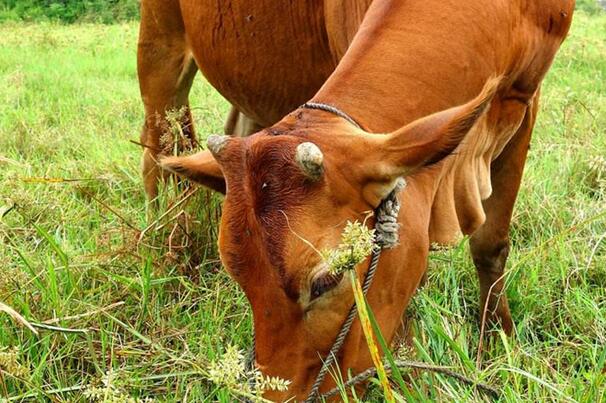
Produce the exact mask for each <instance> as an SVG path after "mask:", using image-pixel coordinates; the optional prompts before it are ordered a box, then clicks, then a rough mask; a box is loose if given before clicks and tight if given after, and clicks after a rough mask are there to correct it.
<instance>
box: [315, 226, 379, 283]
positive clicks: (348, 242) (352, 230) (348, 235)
mask: <svg viewBox="0 0 606 403" xmlns="http://www.w3.org/2000/svg"><path fill="white" fill-rule="evenodd" d="M374 239H375V231H374V229H369V228H368V227H367V226H366V225H364V224H362V223H361V222H359V221H355V222H351V221H348V222H347V225H345V229H344V230H343V234H342V236H341V244H340V245H339V246H338V247H337V248H336V249H328V250H325V251H323V252H322V258H323V259H324V261H325V262H326V263H327V265H328V271H329V272H330V273H331V274H333V275H338V274H341V273H343V272H344V271H346V270H352V269H354V268H355V267H356V265H357V264H358V263H360V262H362V261H363V260H364V259H366V258H367V257H368V255H370V254H371V253H372V250H373V248H374V247H375V244H374Z"/></svg>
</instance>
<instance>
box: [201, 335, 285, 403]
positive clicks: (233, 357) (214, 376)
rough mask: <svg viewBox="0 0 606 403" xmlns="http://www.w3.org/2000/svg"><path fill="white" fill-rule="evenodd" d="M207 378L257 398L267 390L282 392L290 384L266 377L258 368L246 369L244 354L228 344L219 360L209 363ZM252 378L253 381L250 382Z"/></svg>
mask: <svg viewBox="0 0 606 403" xmlns="http://www.w3.org/2000/svg"><path fill="white" fill-rule="evenodd" d="M208 378H209V380H210V381H211V382H213V383H215V384H217V385H219V386H223V387H226V388H228V389H229V390H231V391H232V392H235V393H238V394H243V395H246V396H250V397H256V398H259V400H261V399H260V398H261V396H262V395H263V392H265V391H267V390H275V391H281V392H284V391H286V390H288V386H289V385H290V381H287V380H284V379H281V378H278V377H266V376H264V375H263V374H261V372H260V371H259V370H258V369H252V370H247V369H246V360H245V357H244V354H243V353H242V351H241V350H239V349H238V348H237V347H235V346H228V347H227V349H226V350H225V353H224V354H223V356H222V357H221V359H220V360H217V361H213V362H211V363H210V365H209V369H208ZM253 380H254V382H251V381H253Z"/></svg>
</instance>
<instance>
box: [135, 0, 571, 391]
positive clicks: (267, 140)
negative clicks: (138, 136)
mask: <svg viewBox="0 0 606 403" xmlns="http://www.w3.org/2000/svg"><path fill="white" fill-rule="evenodd" d="M158 2H161V0H148V1H143V14H142V34H141V37H142V42H141V46H140V50H139V73H140V77H141V83H142V84H141V85H142V92H143V96H144V101H145V104H146V113H147V115H148V117H149V116H152V112H153V113H155V112H158V111H160V112H162V111H164V110H165V109H166V108H167V107H175V106H179V105H185V104H186V102H187V97H186V95H187V90H188V89H189V85H190V84H191V77H193V73H194V72H195V64H197V65H198V66H199V68H200V70H201V71H202V72H203V73H204V74H205V76H206V77H207V79H208V80H209V81H210V83H211V84H213V85H214V86H215V87H216V88H217V89H218V90H219V91H220V92H221V93H222V94H223V95H224V96H225V97H226V98H227V99H228V100H229V101H230V102H231V103H232V104H233V105H235V106H236V108H237V109H239V110H241V111H243V112H244V113H245V114H246V115H247V116H248V117H249V118H250V120H251V121H253V122H254V123H255V124H254V125H253V126H255V125H256V126H267V125H272V124H273V126H272V127H271V128H269V129H266V130H263V131H261V132H259V133H257V134H255V135H254V136H252V137H250V138H247V139H245V140H242V139H232V140H231V141H230V142H226V143H225V144H227V146H225V147H223V146H221V147H216V148H215V152H214V153H213V156H214V157H213V156H211V155H210V154H209V153H208V152H206V153H202V154H199V155H197V156H196V157H190V158H184V159H169V160H167V161H166V163H165V166H166V167H167V168H169V169H172V170H174V171H177V172H180V173H182V174H185V175H186V176H189V177H192V178H193V179H195V180H197V181H199V182H201V183H203V184H206V185H208V186H210V187H213V188H215V189H224V186H225V183H224V182H223V177H224V176H225V177H226V182H227V197H226V199H225V204H224V210H223V211H224V213H223V218H222V226H221V236H220V238H221V239H220V248H221V254H222V258H223V260H224V263H225V264H226V267H227V268H228V270H230V273H231V274H232V275H233V276H234V278H236V279H237V281H238V282H239V283H240V284H241V285H242V287H243V289H244V291H245V292H246V294H247V296H248V298H249V300H250V302H251V305H252V308H253V314H254V317H255V330H256V336H257V338H256V340H257V357H256V358H257V364H258V365H259V367H260V368H261V369H262V370H263V371H264V372H266V373H268V374H270V375H279V376H282V377H284V378H289V379H291V380H292V381H293V387H292V389H291V390H290V391H289V392H288V393H287V394H276V395H270V396H269V397H272V398H277V399H283V398H287V397H288V396H291V395H292V396H296V397H297V398H299V399H300V398H302V397H304V396H305V393H306V392H307V391H308V390H309V387H310V384H311V382H312V381H313V379H312V378H313V375H314V374H315V373H316V372H317V369H318V367H319V360H318V352H320V353H326V351H327V350H328V348H329V347H330V344H331V343H332V340H333V338H334V335H335V334H336V332H337V329H338V327H339V326H340V324H341V322H342V320H343V317H344V315H345V312H346V311H347V309H348V307H349V306H350V305H351V302H352V298H353V297H352V295H351V293H350V292H348V291H347V290H348V287H347V286H346V285H343V283H344V282H341V284H340V285H339V286H338V287H337V288H335V289H334V290H333V291H330V292H329V295H328V296H327V297H326V298H324V299H320V300H318V301H311V300H310V299H309V298H307V297H306V295H307V292H308V286H309V281H310V280H309V279H310V276H311V277H313V276H312V275H314V274H315V273H317V272H318V270H319V269H318V267H319V266H318V265H320V263H318V258H317V256H315V254H314V252H313V251H310V249H309V243H311V244H313V245H315V246H316V247H318V248H322V247H327V246H328V247H330V246H334V245H336V244H338V242H339V236H340V229H341V228H342V226H343V224H344V222H345V221H346V220H354V219H360V220H361V219H362V217H363V213H364V212H367V211H368V210H369V209H372V208H374V207H376V206H377V204H378V203H379V201H380V199H381V197H383V196H384V195H385V194H386V192H388V191H389V190H390V189H391V188H392V187H393V181H394V179H395V177H396V176H399V175H404V176H407V179H408V183H409V185H408V186H407V188H406V189H405V191H404V192H402V194H401V198H402V204H403V208H402V210H401V212H400V216H399V222H400V223H401V224H402V230H401V231H400V238H401V243H400V246H399V247H397V248H396V249H393V250H391V251H388V252H385V253H384V256H383V257H382V259H381V264H380V266H379V269H378V274H377V278H376V280H375V285H373V288H371V290H370V293H369V295H368V298H369V301H370V303H371V305H372V306H373V309H375V314H376V316H377V318H378V321H379V323H380V324H381V327H382V330H383V333H384V334H385V335H386V337H387V338H389V339H391V338H392V337H393V335H394V334H395V332H396V330H397V327H398V324H399V320H398V318H399V317H400V316H401V315H402V313H403V311H404V310H405V308H406V306H407V304H408V301H409V300H410V297H411V296H412V294H413V292H414V290H415V288H416V287H417V285H418V283H419V280H420V278H421V276H422V275H423V273H424V271H425V268H426V259H427V253H428V249H429V244H430V243H431V242H434V241H435V242H450V241H452V240H453V239H456V237H457V235H458V234H459V233H461V232H463V233H466V234H470V235H472V236H471V242H470V243H471V249H472V255H473V258H474V262H475V264H476V267H477V269H478V274H479V277H480V285H481V294H482V295H481V305H482V307H484V306H486V308H488V318H489V319H494V320H495V321H499V322H501V324H502V325H503V327H504V328H505V330H506V331H507V332H511V330H512V326H513V323H512V321H511V317H510V314H509V308H508V306H507V300H506V297H505V296H504V295H501V292H502V289H503V278H502V275H503V269H504V265H505V260H506V258H507V250H508V247H509V243H508V229H509V221H510V219H511V213H512V208H513V204H514V201H515V198H516V195H517V191H518V188H519V184H520V179H521V176H522V170H523V166H524V162H525V158H526V153H527V150H528V144H529V141H530V135H531V132H532V128H533V125H534V120H535V116H536V111H537V105H538V94H539V88H540V84H541V81H542V79H543V77H544V76H545V74H546V73H547V71H548V69H549V66H550V65H551V63H552V61H553V58H554V56H555V53H556V51H557V49H558V47H559V45H560V43H561V42H562V40H563V38H564V37H565V35H566V33H567V31H568V28H569V25H570V21H571V15H572V11H573V8H574V1H570V0H562V1H556V0H541V1H535V0H514V1H495V2H485V1H480V0H471V1H466V2H460V1H454V0H447V1H444V0H425V1H399V0H393V1H388V0H385V1H383V0H381V1H378V0H377V1H375V2H374V3H373V4H372V5H370V7H369V8H368V12H367V13H366V15H365V16H364V18H363V21H362V24H361V26H360V28H359V31H358V32H357V34H356V36H355V37H354V36H353V33H354V32H355V31H356V29H357V25H358V23H359V21H360V20H361V19H362V15H363V11H364V10H366V8H367V7H368V1H350V2H348V5H349V9H348V10H353V9H354V8H355V10H356V11H355V12H349V13H344V12H341V11H340V10H342V8H339V7H337V5H335V3H337V2H336V1H334V2H333V1H329V0H327V1H325V2H321V1H308V0H301V1H294V2H278V3H276V2H268V1H254V2H253V1H228V2H219V3H220V4H219V3H217V5H214V4H213V6H211V5H208V6H207V7H205V3H206V2H200V1H194V0H182V1H181V6H180V8H179V7H177V5H176V2H175V4H173V5H172V6H169V5H168V3H169V2H162V5H161V6H160V5H158ZM282 3H284V4H282ZM162 7H164V8H171V7H172V8H171V10H172V11H171V12H172V14H171V12H169V11H170V10H168V11H167V10H166V9H165V10H164V11H163V14H161V13H160V12H159V10H160V9H161V8H162ZM154 13H156V14H154ZM153 15H157V16H159V15H162V16H163V17H162V19H160V18H159V17H157V18H156V19H153V18H152V16H153ZM166 15H169V16H170V15H172V16H173V19H172V20H170V19H168V18H166ZM159 19H160V21H158V20H159ZM166 21H168V22H170V23H167V22H166ZM163 24H164V25H163ZM161 26H163V28H162V29H160V28H159V27H161ZM175 32H176V34H175ZM171 36H172V38H173V39H172V40H167V39H166V38H167V37H171ZM352 38H353V39H352ZM350 42H351V43H350ZM348 46H349V49H348ZM175 49H177V50H175ZM346 49H347V51H346ZM190 54H193V57H194V58H195V61H196V63H195V64H194V63H193V59H191V57H190V56H189V55H190ZM159 55H165V56H166V55H168V56H170V57H172V59H171V60H173V61H174V63H172V64H171V63H167V62H166V61H164V63H163V64H158V63H157V59H158V57H159ZM343 55H344V56H343ZM168 56H166V57H168ZM341 56H343V58H342V59H341V60H340V61H339V59H340V58H341ZM154 61H156V65H157V66H159V67H158V69H156V70H154V69H153V67H152V66H151V64H154ZM337 62H338V65H337ZM335 67H336V69H335ZM333 69H335V70H334V72H332V70H333ZM494 76H499V77H501V78H500V79H499V83H498V87H494V88H492V89H490V88H488V89H486V88H485V89H484V92H482V94H483V95H480V96H478V97H477V98H475V100H474V101H470V102H469V103H467V104H465V105H466V106H465V107H463V106H461V107H459V108H458V109H448V108H453V107H455V106H457V105H461V104H464V103H465V102H468V101H469V100H470V99H473V98H474V97H476V95H477V94H478V93H480V91H481V90H482V88H483V87H484V86H485V83H486V82H487V81H489V79H490V78H491V77H494ZM325 80H326V81H325ZM320 85H321V88H320V89H319V90H318V87H319V86H320ZM495 93H496V95H495ZM314 94H315V95H314ZM487 94H489V95H487ZM482 97H483V98H482ZM493 97H494V98H493ZM309 98H312V100H313V101H316V102H322V103H326V104H331V105H335V106H337V107H338V108H340V109H341V110H343V111H345V112H347V113H348V114H349V115H351V116H352V117H353V118H354V119H355V120H356V121H357V122H359V123H360V125H361V126H362V128H363V129H364V130H358V129H355V128H353V127H352V126H351V125H350V124H349V123H347V122H346V121H344V120H343V119H341V118H339V117H337V116H334V115H330V114H328V113H326V112H323V111H317V110H298V111H295V112H294V113H292V114H290V115H287V116H286V117H284V118H283V119H281V120H279V119H280V118H281V117H282V115H284V114H286V113H287V112H289V111H290V110H292V109H294V108H296V106H297V105H299V104H301V103H302V102H304V101H306V100H308V99H309ZM483 102H490V110H489V111H488V112H487V113H485V114H483V112H482V111H483V110H484V109H482V111H480V112H478V113H476V112H474V111H475V109H474V108H479V106H478V105H484V104H483ZM444 110H446V111H445V112H444V113H442V112H440V113H439V114H436V113H437V112H439V111H444ZM449 111H450V112H449ZM478 111H479V109H478ZM430 114H434V115H432V116H430V117H429V118H425V120H419V119H421V118H423V117H425V116H428V115H430ZM466 116H467V117H466ZM463 118H465V119H467V120H469V121H470V122H471V124H472V125H471V126H469V127H467V126H466V125H465V124H460V123H461V122H459V123H457V122H458V121H457V119H463ZM472 118H473V119H472ZM465 119H463V120H465ZM278 120H279V122H278V123H275V122H276V121H278ZM149 122H150V120H149V119H148V123H147V125H146V128H145V129H144V136H143V142H144V143H148V144H150V145H152V146H153V145H154V144H155V143H154V142H155V141H157V139H156V134H155V133H156V131H155V130H156V129H154V128H153V127H152V126H151V124H150V123H149ZM411 122H413V123H411ZM418 122H421V123H418ZM423 122H426V123H423ZM444 122H446V123H444ZM449 122H451V123H452V122H454V123H452V128H449V127H450V126H449V125H451V123H449ZM274 123H275V124H274ZM455 123H457V124H455ZM464 123H465V122H464ZM424 125H425V126H424ZM426 126H427V127H429V128H431V130H430V129H429V128H427V127H426ZM462 127H464V129H465V133H467V136H466V137H465V140H464V141H463V142H462V143H461V144H460V145H459V146H458V148H457V152H456V153H455V154H454V155H450V156H448V157H446V158H443V159H441V158H442V157H443V156H441V157H440V159H441V161H440V162H438V163H435V164H434V163H432V165H431V166H430V167H426V168H422V169H421V168H419V166H421V165H423V164H425V163H427V161H428V160H431V159H432V158H434V157H435V155H436V153H437V154H440V147H442V148H448V149H449V150H450V149H451V147H450V145H448V144H446V143H449V141H446V143H445V144H446V145H440V144H438V145H436V144H437V142H439V141H442V140H441V139H442V138H440V137H437V138H438V139H440V140H435V138H434V139H433V140H432V137H431V136H432V134H431V133H432V132H435V133H437V134H440V133H443V135H444V136H443V138H450V137H449V136H452V137H453V138H454V139H456V140H457V144H458V141H460V137H457V136H458V134H457V133H456V131H462V130H463V129H462ZM451 129H452V130H451ZM372 133H389V134H388V135H387V137H385V136H377V135H374V134H372ZM428 133H429V134H428ZM435 133H434V134H435ZM386 138H388V139H389V140H385V139H386ZM154 139H156V140H154ZM301 141H306V142H312V143H314V144H315V145H317V146H318V147H319V149H320V150H321V151H322V153H323V155H324V162H323V164H324V165H323V172H324V173H323V177H322V179H321V181H320V184H316V185H314V184H310V183H308V181H307V180H306V179H305V177H303V176H301V177H300V175H298V173H297V172H299V171H298V168H297V166H296V165H293V164H294V163H293V164H291V161H290V160H291V159H292V158H291V157H292V155H293V153H294V150H295V148H296V145H297V144H299V143H300V142H301ZM223 148H225V151H222V149H223ZM400 149H401V150H402V155H406V157H404V156H401V157H398V156H399V155H400V154H398V152H399V150H400ZM147 152H148V156H149V154H150V151H149V150H147ZM415 155H416V156H415ZM215 160H217V161H218V164H217V161H215ZM146 166H147V171H146V173H147V175H150V174H151V175H152V176H154V175H156V174H157V172H156V168H155V165H154V164H152V163H151V162H149V161H148V162H147V165H145V164H144V170H145V169H146V168H145V167H146ZM405 167H410V168H406V169H405ZM412 167H416V168H415V169H413V168H412ZM144 172H145V171H144ZM154 181H155V178H154ZM149 183H150V182H149V181H146V188H147V189H148V192H149V191H150V189H151V187H150V185H149ZM222 186H223V187H222ZM268 189H269V190H268ZM152 190H153V189H152ZM268 191H269V193H267V192H268ZM264 192H265V193H264ZM151 193H152V194H153V192H151ZM293 233H296V236H293V235H292V234H293ZM301 238H305V239H306V240H307V243H302V242H301ZM364 269H365V267H359V268H358V270H360V271H363V270H364ZM243 272H246V275H245V276H244V275H243ZM364 343H365V342H364V339H363V337H362V333H361V330H360V328H358V327H354V329H353V330H352V333H351V334H350V336H349V337H348V339H347V343H346V345H345V350H344V355H343V357H342V358H341V360H340V365H341V367H342V373H344V374H345V373H347V370H349V369H351V370H352V371H353V372H359V371H362V370H364V369H365V368H367V367H368V366H369V364H370V359H369V356H368V353H367V351H366V350H365V348H364ZM293 346H294V347H293ZM328 386H330V385H329V382H327V383H325V386H324V388H326V387H328Z"/></svg>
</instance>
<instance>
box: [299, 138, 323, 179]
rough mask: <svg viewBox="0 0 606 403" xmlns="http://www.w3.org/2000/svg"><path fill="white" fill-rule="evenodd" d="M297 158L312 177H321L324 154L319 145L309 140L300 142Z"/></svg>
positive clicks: (306, 172)
mask: <svg viewBox="0 0 606 403" xmlns="http://www.w3.org/2000/svg"><path fill="white" fill-rule="evenodd" d="M295 160H296V161H297V163H298V164H299V166H300V167H301V169H302V170H303V172H305V174H306V175H307V176H308V177H309V178H310V179H312V180H318V179H320V176H321V175H322V171H323V166H322V163H323V161H324V155H323V154H322V151H320V149H319V148H318V146H317V145H315V144H314V143H309V142H305V143H301V144H299V145H298V146H297V152H296V155H295Z"/></svg>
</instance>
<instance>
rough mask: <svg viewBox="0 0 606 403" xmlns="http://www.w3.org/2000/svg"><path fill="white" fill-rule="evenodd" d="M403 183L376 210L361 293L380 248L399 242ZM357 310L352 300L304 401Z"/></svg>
mask: <svg viewBox="0 0 606 403" xmlns="http://www.w3.org/2000/svg"><path fill="white" fill-rule="evenodd" d="M405 186H406V181H405V180H404V179H399V180H398V181H397V182H396V186H395V187H394V189H393V190H392V191H391V192H390V193H389V194H388V195H387V197H386V198H385V199H383V200H382V201H381V204H379V206H378V207H377V208H376V209H375V216H376V223H375V240H374V243H375V247H374V248H373V251H372V253H371V255H370V265H369V268H368V271H367V272H366V277H365V278H364V283H363V284H362V293H363V294H364V296H365V297H366V294H367V293H368V289H369V288H370V285H371V284H372V280H373V278H374V276H375V273H376V271H377V267H378V266H379V257H380V256H381V251H382V250H383V248H393V247H394V246H396V245H397V244H398V240H399V234H398V231H399V230H400V224H398V213H399V211H400V200H399V199H398V193H399V192H400V191H401V190H402V189H404V187H405ZM357 312H358V309H357V307H356V303H355V302H354V303H353V305H352V307H351V308H350V310H349V313H348V314H347V318H346V319H345V322H343V325H341V330H340V331H339V333H338V335H337V338H336V339H335V341H334V343H333V345H332V347H331V349H330V351H329V352H328V355H327V356H326V359H324V361H323V363H322V367H321V368H320V372H318V375H317V376H316V380H315V381H314V383H313V385H312V387H311V391H310V392H309V395H308V396H307V399H305V403H313V402H315V401H316V399H319V398H321V397H322V396H320V395H319V391H320V386H322V383H323V382H324V379H325V378H326V374H327V373H328V371H329V369H330V367H331V366H332V364H333V363H334V362H335V361H336V359H337V354H338V353H339V351H340V350H341V348H342V347H343V344H344V343H345V338H346V337H347V335H348V334H349V331H350V330H351V326H352V324H353V322H354V320H355V318H356V314H357Z"/></svg>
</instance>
